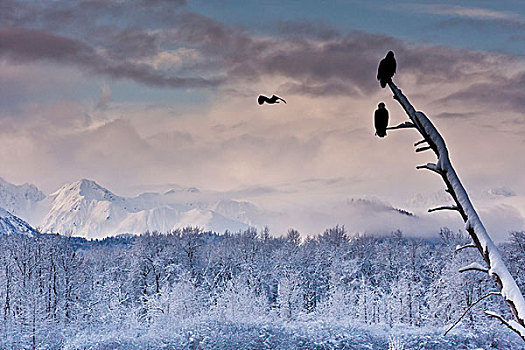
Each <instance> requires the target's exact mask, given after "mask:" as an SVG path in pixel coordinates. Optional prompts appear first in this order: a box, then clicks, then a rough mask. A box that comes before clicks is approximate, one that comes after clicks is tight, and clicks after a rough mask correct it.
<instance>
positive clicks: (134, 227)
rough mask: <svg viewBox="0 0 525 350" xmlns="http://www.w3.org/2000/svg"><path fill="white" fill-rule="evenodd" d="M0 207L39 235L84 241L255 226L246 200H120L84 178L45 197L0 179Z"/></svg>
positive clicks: (182, 195) (191, 191)
mask: <svg viewBox="0 0 525 350" xmlns="http://www.w3.org/2000/svg"><path fill="white" fill-rule="evenodd" d="M0 207H3V208H5V209H6V210H7V211H6V213H7V212H9V213H11V214H13V215H15V216H16V217H19V218H21V219H23V220H27V221H28V222H29V223H30V224H31V225H33V226H34V227H38V228H40V230H41V231H42V232H60V233H63V234H66V233H67V234H69V233H71V234H73V235H79V236H84V237H88V238H99V237H106V236H108V235H115V234H120V233H142V232H145V231H148V230H149V231H153V230H157V231H161V232H167V231H170V230H173V229H176V228H181V227H185V226H190V225H191V226H199V227H202V228H205V229H209V230H214V231H217V232H224V231H225V230H230V231H238V230H240V229H246V228H248V227H249V226H251V225H257V223H256V222H255V221H254V220H256V218H257V216H258V213H259V210H258V208H257V207H256V206H255V205H253V204H251V203H249V202H244V201H235V200H231V199H217V197H213V196H209V195H206V194H201V193H200V191H199V190H198V189H196V188H177V189H172V190H170V191H167V192H166V193H143V194H140V195H138V196H136V197H122V196H118V195H116V194H114V193H112V192H111V191H109V190H108V189H106V188H104V187H102V186H100V185H99V184H97V183H96V182H94V181H91V180H87V179H82V180H79V181H76V182H73V183H71V184H67V185H64V186H62V187H61V188H60V189H58V190H57V191H55V192H54V193H51V194H50V195H48V196H46V195H45V194H44V193H42V192H41V191H39V190H38V189H37V188H36V187H35V186H34V185H28V184H24V185H20V186H17V185H12V184H9V183H8V182H6V181H4V180H1V181H0ZM9 213H8V214H9ZM0 224H1V223H0Z"/></svg>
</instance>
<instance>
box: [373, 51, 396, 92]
mask: <svg viewBox="0 0 525 350" xmlns="http://www.w3.org/2000/svg"><path fill="white" fill-rule="evenodd" d="M395 73H396V59H395V58H394V53H393V52H392V51H388V53H387V54H386V57H385V58H383V59H382V60H381V62H379V67H378V68H377V80H379V82H380V83H381V87H382V88H384V87H385V86H386V84H387V83H388V82H390V81H392V77H393V76H394V74H395Z"/></svg>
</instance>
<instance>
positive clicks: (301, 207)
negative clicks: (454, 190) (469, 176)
mask: <svg viewBox="0 0 525 350" xmlns="http://www.w3.org/2000/svg"><path fill="white" fill-rule="evenodd" d="M501 192H502V191H499V190H498V191H496V190H494V191H488V192H487V191H485V192H483V193H482V194H481V195H480V196H479V198H478V199H479V200H482V201H483V202H481V203H482V204H481V205H480V209H481V211H482V213H483V218H484V219H485V222H486V223H487V224H488V226H489V227H491V226H492V227H493V228H497V227H499V225H500V222H501V220H499V219H498V218H503V219H504V220H505V222H506V223H507V224H508V225H510V226H509V227H510V228H514V227H515V229H519V228H520V227H522V225H523V220H522V216H521V214H520V212H519V211H517V210H516V209H514V207H513V206H512V204H514V203H513V202H512V201H515V199H519V196H507V195H506V194H507V193H511V190H510V189H505V192H504V193H503V194H500V193H501ZM487 193H488V194H490V195H487ZM261 198H262V197H261V196H260V195H255V196H254V195H253V193H251V192H249V191H244V192H243V191H237V192H213V191H204V190H200V189H198V188H195V187H182V186H176V185H173V186H171V189H169V190H167V191H161V192H144V193H140V194H138V195H136V196H132V197H125V196H120V195H117V194H115V193H113V192H112V191H111V190H109V189H107V188H104V187H103V186H101V185H100V184H98V183H96V182H95V181H93V180H88V179H81V180H78V181H75V182H72V183H69V184H65V185H63V186H62V187H60V188H59V189H58V190H56V191H54V192H52V193H51V194H48V195H47V194H45V193H43V192H42V191H40V190H39V189H38V188H37V187H36V186H35V185H32V184H23V185H14V184H11V183H9V182H7V181H5V180H3V179H0V210H1V212H0V214H1V215H0V230H1V232H2V233H4V232H6V233H12V232H16V231H20V232H25V233H31V232H33V231H34V230H35V228H38V229H39V230H40V231H41V232H45V233H61V234H71V235H74V236H81V237H85V238H103V237H107V236H114V235H118V234H123V233H131V234H140V233H144V232H146V231H158V232H169V231H171V230H174V229H177V228H183V227H187V226H198V227H200V228H202V229H205V230H209V231H214V232H218V233H223V232H225V231H226V230H228V231H230V232H237V231H239V230H245V229H247V228H249V227H255V228H257V229H259V230H262V229H263V228H264V227H269V228H270V231H271V232H272V234H273V235H283V234H285V233H286V232H287V231H288V230H289V229H290V228H294V229H297V230H299V232H301V234H303V235H305V236H306V235H316V234H319V233H321V232H323V231H324V230H325V229H326V228H328V227H333V226H335V225H345V227H346V228H347V229H348V231H349V232H351V233H358V232H359V233H371V234H388V233H390V232H392V231H395V230H398V229H399V230H401V231H403V232H404V233H405V234H408V235H412V236H418V237H429V236H433V235H435V234H436V233H437V232H439V229H440V228H441V227H444V226H447V227H450V228H451V229H453V230H459V229H461V227H462V222H461V220H459V218H457V217H456V216H454V213H439V214H427V213H426V209H427V208H429V207H432V206H435V205H439V204H440V203H446V201H447V199H448V198H447V197H446V196H445V195H443V194H441V193H438V192H435V193H428V194H421V193H418V194H416V195H415V196H414V197H413V198H412V199H411V200H410V201H408V202H407V203H405V204H403V205H402V206H399V207H398V206H394V205H392V204H390V203H389V202H387V201H385V200H382V199H380V198H377V197H367V196H361V197H355V198H347V199H335V200H333V201H331V202H327V203H314V204H311V203H300V202H299V203H292V204H289V205H288V206H287V207H286V206H273V205H271V204H270V205H268V204H267V203H264V200H262V201H261V202H262V203H263V204H264V205H261V204H260V202H259V201H258V200H259V199H261ZM254 200H255V201H254ZM493 231H495V236H496V237H497V239H498V238H500V240H501V239H504V237H506V235H507V234H508V232H509V231H510V230H507V231H503V230H500V231H496V230H493Z"/></svg>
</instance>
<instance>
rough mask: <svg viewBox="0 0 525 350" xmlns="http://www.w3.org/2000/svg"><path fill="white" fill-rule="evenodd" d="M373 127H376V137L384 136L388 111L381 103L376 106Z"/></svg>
mask: <svg viewBox="0 0 525 350" xmlns="http://www.w3.org/2000/svg"><path fill="white" fill-rule="evenodd" d="M374 126H375V127H376V135H377V136H379V137H385V136H386V128H387V126H388V110H387V109H386V108H385V104H384V103H383V102H381V103H380V104H379V105H377V109H376V112H375V113H374Z"/></svg>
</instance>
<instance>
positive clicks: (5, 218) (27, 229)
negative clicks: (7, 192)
mask: <svg viewBox="0 0 525 350" xmlns="http://www.w3.org/2000/svg"><path fill="white" fill-rule="evenodd" d="M34 233H35V229H34V228H32V227H31V225H29V224H28V223H27V222H25V221H24V220H22V219H20V218H19V217H16V216H15V215H13V214H11V213H10V212H8V211H7V210H5V209H3V208H0V235H12V234H26V235H33V234H34Z"/></svg>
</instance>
